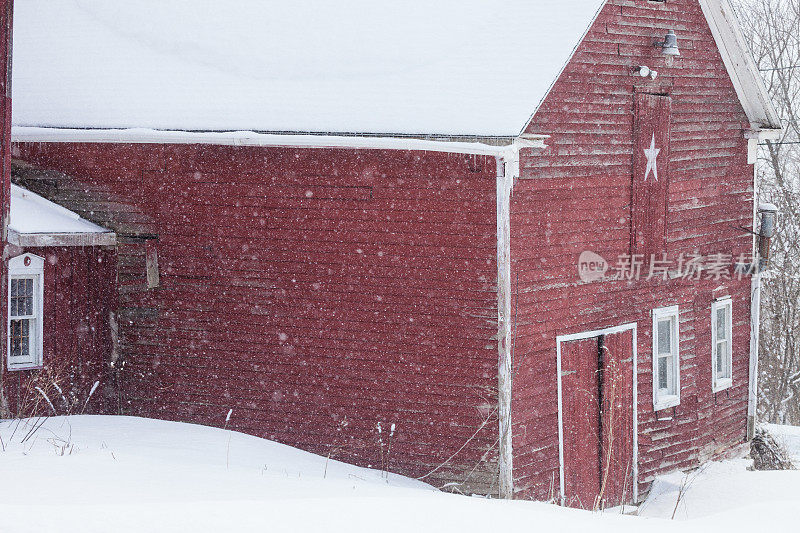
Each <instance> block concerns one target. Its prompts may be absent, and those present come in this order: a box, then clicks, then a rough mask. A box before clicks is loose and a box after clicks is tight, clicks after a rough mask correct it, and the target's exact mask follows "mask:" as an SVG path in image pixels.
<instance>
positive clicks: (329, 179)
mask: <svg viewBox="0 0 800 533" xmlns="http://www.w3.org/2000/svg"><path fill="white" fill-rule="evenodd" d="M17 154H18V155H19V156H20V157H21V158H22V159H25V160H26V161H29V162H32V163H35V164H37V165H40V166H42V167H46V168H52V169H56V170H60V171H62V172H64V173H66V174H69V175H71V176H74V177H75V180H74V182H73V183H70V182H69V179H68V178H67V177H66V176H62V179H61V181H60V182H59V185H58V186H57V187H56V188H55V189H52V188H51V189H52V190H51V191H50V193H49V197H50V198H51V199H54V200H57V201H59V202H60V203H62V204H63V205H66V206H67V207H69V208H71V209H74V210H76V211H78V212H79V213H81V214H84V215H86V216H88V217H90V218H94V219H95V220H98V221H100V222H102V223H104V224H106V225H107V226H108V227H111V228H112V229H117V230H118V231H119V228H120V225H121V224H122V223H125V224H127V225H126V226H125V230H124V231H123V232H122V233H123V235H121V236H120V239H119V242H120V244H119V261H120V337H119V338H120V346H119V349H120V352H121V355H122V357H124V359H125V370H124V371H123V372H122V373H121V375H120V379H121V380H122V381H123V388H122V390H123V394H124V397H125V398H126V401H127V405H126V408H125V411H126V412H128V413H132V414H140V415H146V416H156V417H162V418H167V419H174V420H187V421H193V422H200V423H204V424H212V425H222V424H223V423H224V419H225V415H226V413H227V412H228V409H230V408H232V409H233V415H232V418H231V423H230V424H229V427H232V428H234V429H237V430H241V431H245V432H248V433H252V434H255V435H259V436H262V437H267V438H270V439H275V440H278V441H281V442H285V443H288V444H291V445H295V446H299V447H302V448H305V449H308V450H312V451H314V452H318V453H322V454H328V453H331V454H332V455H333V456H334V457H337V458H340V459H343V460H349V461H354V462H357V463H359V464H368V465H372V466H379V465H380V464H381V462H380V461H381V460H380V456H381V445H380V441H379V434H378V432H377V424H378V423H380V424H381V426H382V428H383V431H384V433H383V434H382V437H381V438H383V439H384V446H386V445H387V443H386V438H387V435H386V431H387V430H388V429H389V428H390V426H391V425H392V424H395V427H396V432H395V435H394V437H393V440H394V442H393V443H392V447H391V456H390V457H389V458H388V462H389V468H390V469H391V470H393V471H397V472H402V473H405V474H409V475H413V476H420V475H423V474H426V473H428V472H430V471H431V470H433V469H435V468H436V467H438V466H440V465H442V463H445V461H446V460H447V459H448V458H451V456H452V458H451V459H450V461H449V462H447V463H445V464H443V465H442V466H441V467H440V468H439V469H438V470H436V472H435V473H434V474H433V475H431V476H430V477H428V478H426V480H428V481H431V482H433V483H440V482H441V483H443V482H450V481H466V483H465V485H464V487H466V488H467V489H470V490H476V491H483V492H493V491H496V490H497V489H496V479H497V470H496V469H497V467H496V451H495V443H496V441H497V419H496V415H495V409H496V384H497V341H496V338H495V337H496V332H497V323H496V322H497V304H496V290H497V289H496V281H495V279H496V272H497V266H496V260H495V257H496V244H495V227H496V223H495V187H496V185H495V173H496V164H495V161H494V159H491V158H485V157H472V156H467V157H465V156H462V155H452V154H436V153H414V152H396V151H395V152H392V151H363V150H362V151H355V150H309V149H297V150H292V149H261V148H232V147H216V146H203V145H173V146H170V145H165V146H157V145H67V144H49V145H46V144H28V145H22V146H19V147H18V149H17ZM29 177H30V176H29ZM31 180H32V178H31ZM27 186H28V187H30V188H34V185H33V184H32V183H31V182H30V181H29V182H27ZM43 186H44V185H43ZM87 191H88V194H87ZM104 198H110V199H111V201H109V200H105V202H104V201H103V199H104ZM76 199H77V200H76ZM89 210H91V211H92V213H88V211H89ZM142 213H145V214H146V215H142ZM131 215H132V216H131ZM147 243H149V244H147ZM148 246H149V253H150V254H151V255H153V256H157V262H158V267H159V273H160V284H159V286H158V288H154V289H150V290H148V289H147V288H146V287H147V280H146V249H147V248H148ZM473 435H474V438H472V439H471V437H473ZM470 439H471V440H470ZM465 444H466V446H465V447H464V448H463V450H461V451H460V452H459V449H461V448H462V447H463V446H464V445H465ZM457 452H458V453H457Z"/></svg>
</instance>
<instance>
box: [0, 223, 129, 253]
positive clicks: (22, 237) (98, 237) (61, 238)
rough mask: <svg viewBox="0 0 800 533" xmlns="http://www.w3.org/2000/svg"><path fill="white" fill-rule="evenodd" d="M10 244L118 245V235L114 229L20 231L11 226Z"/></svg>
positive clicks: (22, 245)
mask: <svg viewBox="0 0 800 533" xmlns="http://www.w3.org/2000/svg"><path fill="white" fill-rule="evenodd" d="M8 244H14V245H16V246H20V247H22V248H28V247H33V248H38V247H43V246H116V244H117V235H116V233H114V232H112V231H104V232H88V233H19V232H18V231H16V230H13V229H11V228H9V230H8Z"/></svg>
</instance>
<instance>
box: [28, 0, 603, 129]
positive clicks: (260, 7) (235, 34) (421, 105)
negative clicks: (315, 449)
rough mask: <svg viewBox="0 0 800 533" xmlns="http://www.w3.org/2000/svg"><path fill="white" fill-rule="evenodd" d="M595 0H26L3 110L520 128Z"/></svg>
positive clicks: (165, 121)
mask: <svg viewBox="0 0 800 533" xmlns="http://www.w3.org/2000/svg"><path fill="white" fill-rule="evenodd" d="M603 3H604V0H536V1H532V0H506V1H504V2H502V3H497V2H493V1H490V0H436V1H434V2H431V1H422V0H406V1H403V0H396V1H392V2H389V1H384V2H381V1H377V0H347V1H346V2H345V1H339V2H333V1H323V0H316V1H315V0H309V1H306V2H302V3H299V4H298V3H295V2H286V1H283V0H282V1H278V0H236V1H231V2H219V1H218V0H170V1H169V2H165V1H163V0H126V1H125V2H108V1H107V0H25V1H24V2H17V3H16V5H15V13H14V62H13V65H14V66H13V68H14V71H13V98H14V100H13V101H14V113H13V123H14V125H16V126H39V127H51V128H151V129H161V130H202V131H209V130H212V131H214V130H216V131H231V130H253V131H262V132H304V133H305V132H310V133H336V134H341V133H362V134H363V133H370V134H387V135H415V134H425V135H430V134H441V135H469V136H481V137H483V136H501V137H515V136H517V135H519V134H520V132H521V131H522V129H523V128H524V127H525V126H526V124H527V122H528V120H529V119H530V117H531V114H532V113H533V112H534V111H535V110H536V108H537V107H538V105H539V104H540V102H541V100H542V99H543V98H544V97H545V95H546V94H547V92H548V91H549V89H550V87H551V86H552V84H553V83H554V81H555V80H556V78H557V77H558V75H559V74H560V72H561V70H562V69H563V67H564V66H565V64H566V63H567V62H568V60H569V58H570V57H571V55H572V53H573V51H574V49H575V47H576V46H577V45H578V44H579V42H580V40H581V39H582V37H583V35H584V34H585V32H586V31H587V29H588V28H589V26H590V25H591V22H592V21H593V19H594V17H595V16H596V14H597V12H598V10H599V9H600V7H601V6H602V4H603Z"/></svg>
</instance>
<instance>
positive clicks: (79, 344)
mask: <svg viewBox="0 0 800 533" xmlns="http://www.w3.org/2000/svg"><path fill="white" fill-rule="evenodd" d="M24 252H29V253H32V254H36V255H38V256H40V257H43V258H44V259H45V263H44V264H45V267H44V309H43V320H44V328H43V329H44V339H43V341H44V346H43V348H44V357H43V359H44V368H43V369H36V370H18V371H8V370H6V372H5V375H4V383H3V386H4V387H5V391H6V395H7V398H8V402H9V409H10V410H11V413H12V415H14V416H32V415H34V414H42V415H45V414H52V411H51V409H50V408H49V407H48V405H47V403H46V402H45V400H44V399H43V398H42V396H41V395H40V393H38V392H37V391H36V390H35V388H34V387H37V386H38V387H40V388H41V389H42V390H44V391H45V392H46V393H47V394H48V396H49V398H50V400H51V401H52V402H53V405H54V407H55V408H56V409H57V410H58V413H59V414H65V413H66V412H67V411H68V410H69V409H70V407H68V406H72V412H81V410H82V409H83V406H84V404H85V403H86V400H87V398H88V397H89V393H90V392H91V389H92V385H93V384H94V382H95V381H99V382H100V383H99V385H98V388H97V389H96V390H95V392H94V394H93V395H92V397H91V400H89V403H88V404H87V405H86V410H85V412H86V413H98V412H107V411H113V410H114V409H115V407H116V398H115V396H114V395H113V389H114V387H113V373H112V371H111V367H110V366H109V359H108V358H109V354H111V351H112V334H111V322H110V321H111V313H112V311H113V309H114V308H115V307H116V303H115V300H116V292H115V290H114V286H115V280H116V262H115V252H114V250H113V249H106V248H100V247H96V246H85V247H83V246H81V247H72V246H71V247H43V248H39V247H36V248H27V249H25V250H24ZM5 357H6V356H5V354H3V364H4V365H5V364H6V363H5ZM53 383H55V384H56V385H58V387H60V388H61V390H62V391H63V393H64V396H63V397H62V395H61V394H60V393H59V392H58V390H57V389H56V387H55V386H54V385H53Z"/></svg>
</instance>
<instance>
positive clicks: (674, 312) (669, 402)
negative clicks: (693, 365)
mask: <svg viewBox="0 0 800 533" xmlns="http://www.w3.org/2000/svg"><path fill="white" fill-rule="evenodd" d="M666 319H671V320H672V324H673V327H672V331H671V335H672V339H671V340H672V342H671V343H670V344H671V347H672V375H673V376H674V383H673V386H674V389H675V390H674V393H672V394H669V393H667V394H665V393H664V392H663V391H661V390H660V389H659V387H658V384H659V381H660V380H659V372H658V359H659V356H658V323H659V322H660V321H662V320H666ZM680 331H681V326H680V308H679V307H678V306H677V305H673V306H670V307H661V308H659V309H653V329H652V332H653V333H652V337H653V410H654V411H660V410H661V409H667V408H669V407H675V406H676V405H680V403H681V357H680V353H681V351H680V336H681V335H680Z"/></svg>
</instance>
